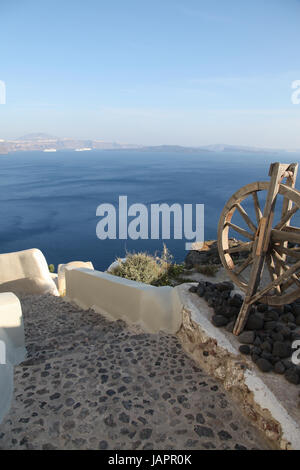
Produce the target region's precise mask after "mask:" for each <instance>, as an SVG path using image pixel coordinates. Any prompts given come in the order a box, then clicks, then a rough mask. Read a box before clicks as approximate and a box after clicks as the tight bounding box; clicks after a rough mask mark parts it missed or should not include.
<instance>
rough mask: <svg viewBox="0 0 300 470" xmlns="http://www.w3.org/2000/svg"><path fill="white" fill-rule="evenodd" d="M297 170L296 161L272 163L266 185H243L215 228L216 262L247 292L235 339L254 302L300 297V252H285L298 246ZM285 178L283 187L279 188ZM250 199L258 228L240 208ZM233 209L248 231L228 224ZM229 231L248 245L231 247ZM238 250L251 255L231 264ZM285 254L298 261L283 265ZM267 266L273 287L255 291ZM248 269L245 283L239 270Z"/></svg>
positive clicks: (299, 204) (299, 194)
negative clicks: (295, 218) (280, 199)
mask: <svg viewBox="0 0 300 470" xmlns="http://www.w3.org/2000/svg"><path fill="white" fill-rule="evenodd" d="M297 170H298V164H297V163H292V164H282V163H272V164H271V166H270V171H269V176H270V182H255V183H251V184H248V185H246V186H244V187H243V188H241V189H240V190H238V191H237V192H236V193H235V194H234V195H233V196H232V197H231V198H230V199H229V201H228V202H227V203H226V205H225V207H224V209H223V211H222V214H221V217H220V221H219V226H218V248H219V254H220V258H221V261H222V263H223V265H224V267H225V269H226V270H227V271H228V274H229V276H230V277H231V279H232V280H233V281H234V282H235V283H236V284H237V285H238V286H239V287H240V288H241V289H242V290H243V291H244V292H245V299H244V302H243V305H242V307H241V310H240V313H239V315H238V318H237V321H236V323H235V326H234V330H233V332H234V334H235V335H238V334H240V332H241V331H242V330H243V328H244V326H245V323H246V321H247V317H248V314H249V311H250V308H251V306H252V304H253V303H254V302H257V301H259V302H264V303H267V304H269V305H277V306H280V305H284V304H285V303H290V302H292V301H294V300H295V299H296V298H298V297H300V279H298V277H297V274H296V272H297V271H298V270H300V251H298V250H296V249H293V250H292V249H289V248H288V242H289V241H290V242H293V243H297V244H299V245H300V229H299V228H297V227H291V226H290V220H291V218H292V216H293V215H294V214H295V213H296V212H297V210H298V209H299V208H300V192H299V191H297V190H296V189H295V181H296V176H297ZM284 179H286V183H285V184H282V181H283V180H284ZM263 190H264V191H267V197H266V202H265V207H264V211H263V213H262V210H261V208H260V204H259V199H258V197H257V193H258V192H259V191H263ZM278 194H281V195H282V196H283V204H282V212H281V219H280V221H279V223H278V224H277V225H276V226H275V227H274V228H272V225H273V219H274V210H275V204H276V200H277V195H278ZM250 195H251V196H252V198H253V204H254V209H255V214H256V222H257V225H256V224H255V223H254V222H253V221H252V220H251V218H250V217H249V216H248V214H247V212H246V211H245V209H244V208H243V207H242V205H241V202H242V201H243V200H244V199H245V198H246V197H248V196H250ZM235 210H237V211H238V212H239V214H240V215H241V217H242V218H243V219H244V221H245V223H246V224H247V226H248V227H249V231H248V230H245V229H242V228H241V227H239V226H237V225H235V224H233V223H232V222H231V219H232V216H233V214H234V212H235ZM230 228H232V229H233V230H234V231H236V232H237V233H239V234H240V235H242V236H244V237H245V238H246V239H247V240H249V241H248V242H241V243H240V244H239V245H238V246H237V247H235V248H230V247H229V239H228V233H229V229H230ZM241 251H246V252H249V255H248V257H247V258H246V260H245V261H244V262H243V263H242V264H241V265H239V266H235V265H234V263H233V260H232V258H231V254H232V253H237V252H241ZM288 255H289V256H292V257H293V258H295V259H296V260H297V261H296V262H295V264H293V265H292V266H291V267H289V266H288V265H287V263H286V257H287V256H288ZM265 263H266V265H267V268H268V271H269V274H270V278H271V283H270V284H268V285H267V286H265V287H264V288H262V289H261V290H258V287H259V285H260V282H261V274H262V271H263V268H264V264H265ZM250 265H251V272H250V277H249V280H248V281H245V280H244V279H243V277H242V272H243V271H244V270H245V269H246V268H247V267H248V266H250ZM291 286H293V287H295V286H296V289H295V290H294V291H292V292H285V291H286V290H287V289H288V288H290V287H291ZM270 291H274V294H272V295H270Z"/></svg>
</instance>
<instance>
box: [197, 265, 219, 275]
mask: <svg viewBox="0 0 300 470" xmlns="http://www.w3.org/2000/svg"><path fill="white" fill-rule="evenodd" d="M196 270H197V271H198V273H200V274H205V275H206V276H210V277H214V276H215V275H216V274H217V272H218V270H219V266H217V265H215V264H203V265H201V266H197V268H196Z"/></svg>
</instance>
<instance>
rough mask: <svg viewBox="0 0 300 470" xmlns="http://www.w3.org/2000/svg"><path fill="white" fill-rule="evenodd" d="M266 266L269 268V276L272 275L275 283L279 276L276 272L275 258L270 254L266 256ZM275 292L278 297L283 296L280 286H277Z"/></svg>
mask: <svg viewBox="0 0 300 470" xmlns="http://www.w3.org/2000/svg"><path fill="white" fill-rule="evenodd" d="M266 264H267V268H268V271H269V274H270V278H271V281H272V282H273V281H275V280H276V279H277V277H278V275H277V273H276V270H275V263H274V260H273V258H272V256H271V255H270V254H268V255H267V256H266ZM275 291H276V294H277V295H280V294H281V289H280V286H276V287H275Z"/></svg>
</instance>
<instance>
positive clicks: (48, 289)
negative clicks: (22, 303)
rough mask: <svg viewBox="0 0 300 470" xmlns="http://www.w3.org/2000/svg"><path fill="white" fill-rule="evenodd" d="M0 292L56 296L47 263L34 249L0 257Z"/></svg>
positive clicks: (56, 292) (55, 289)
mask: <svg viewBox="0 0 300 470" xmlns="http://www.w3.org/2000/svg"><path fill="white" fill-rule="evenodd" d="M0 292H14V293H15V294H17V295H18V294H53V295H58V290H57V287H56V285H55V282H54V281H53V279H52V277H51V274H50V272H49V269H48V264H47V261H46V259H45V257H44V255H43V253H42V252H41V251H40V250H38V249H36V248H32V249H30V250H23V251H16V252H13V253H4V254H1V255H0Z"/></svg>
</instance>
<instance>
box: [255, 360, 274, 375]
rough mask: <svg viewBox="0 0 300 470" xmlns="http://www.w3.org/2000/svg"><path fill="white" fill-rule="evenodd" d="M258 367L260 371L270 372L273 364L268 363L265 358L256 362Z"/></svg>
mask: <svg viewBox="0 0 300 470" xmlns="http://www.w3.org/2000/svg"><path fill="white" fill-rule="evenodd" d="M256 365H257V366H258V367H259V369H260V370H261V371H262V372H270V371H271V370H272V364H271V363H270V362H269V361H267V359H264V358H263V357H261V358H259V359H258V360H257V361H256Z"/></svg>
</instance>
